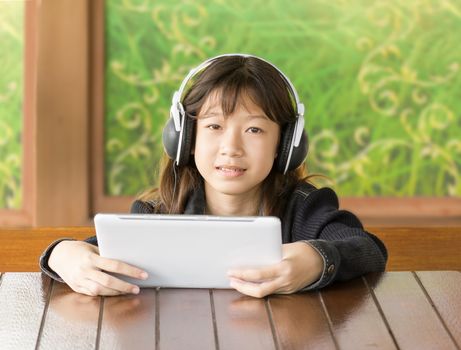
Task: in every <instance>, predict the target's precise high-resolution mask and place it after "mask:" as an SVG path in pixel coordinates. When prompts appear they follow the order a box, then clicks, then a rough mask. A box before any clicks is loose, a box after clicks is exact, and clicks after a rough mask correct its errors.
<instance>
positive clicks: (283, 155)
mask: <svg viewBox="0 0 461 350" xmlns="http://www.w3.org/2000/svg"><path fill="white" fill-rule="evenodd" d="M294 128H295V124H294V123H288V124H287V125H286V126H285V128H284V129H283V131H282V135H281V137H280V144H279V149H278V152H277V159H276V160H277V171H278V172H279V173H282V174H283V172H284V171H285V166H286V164H287V160H288V154H289V152H290V144H291V139H292V138H293V132H294Z"/></svg>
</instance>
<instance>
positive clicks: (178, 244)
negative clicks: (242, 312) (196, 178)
mask: <svg viewBox="0 0 461 350" xmlns="http://www.w3.org/2000/svg"><path fill="white" fill-rule="evenodd" d="M94 222H95V227H96V236H97V238H98V245H99V252H100V254H101V256H103V257H107V258H112V259H117V260H121V261H124V262H126V263H128V264H131V265H134V266H137V267H139V268H141V269H143V270H145V271H146V272H147V273H148V274H149V278H148V279H147V280H144V281H143V280H137V279H131V278H128V277H125V276H117V277H120V278H122V279H124V280H126V281H129V282H130V283H134V284H136V285H139V286H141V287H180V288H229V283H230V281H229V278H228V277H227V271H228V270H229V269H230V268H237V267H262V266H267V265H271V264H275V263H277V262H279V261H280V260H281V259H282V241H281V237H282V234H281V223H280V220H279V219H278V218H276V217H271V216H257V217H253V216H252V217H224V216H207V215H158V214H128V215H122V214H97V215H96V216H95V218H94Z"/></svg>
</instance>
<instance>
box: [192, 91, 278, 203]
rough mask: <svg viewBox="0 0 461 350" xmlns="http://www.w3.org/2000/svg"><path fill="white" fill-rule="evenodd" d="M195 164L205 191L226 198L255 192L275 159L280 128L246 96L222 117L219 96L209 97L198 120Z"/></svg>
mask: <svg viewBox="0 0 461 350" xmlns="http://www.w3.org/2000/svg"><path fill="white" fill-rule="evenodd" d="M196 130H197V131H196V140H195V148H194V157H195V164H196V166H197V169H198V171H199V172H200V174H201V175H202V177H203V178H204V180H205V190H206V191H207V194H209V192H208V191H214V192H215V193H216V192H218V193H221V194H227V195H244V194H251V193H254V192H255V191H257V190H258V189H259V187H260V185H261V183H262V181H263V180H264V179H265V178H266V177H267V175H268V174H269V173H270V171H271V168H272V165H273V163H274V159H275V157H276V156H277V154H276V152H277V146H278V143H279V136H280V127H279V125H278V124H277V123H275V122H273V121H272V120H270V119H269V118H268V117H267V115H266V114H265V113H264V111H263V110H262V109H261V108H260V107H259V106H257V105H256V104H255V103H253V102H252V101H251V99H250V98H248V97H246V96H241V98H240V101H239V102H237V106H236V108H235V110H234V112H233V113H232V114H230V115H228V116H226V117H225V116H224V115H223V111H222V108H221V101H220V99H219V93H214V94H211V96H210V97H209V98H208V99H207V100H206V101H205V103H204V105H203V106H202V108H201V111H200V113H199V115H198V117H197V128H196Z"/></svg>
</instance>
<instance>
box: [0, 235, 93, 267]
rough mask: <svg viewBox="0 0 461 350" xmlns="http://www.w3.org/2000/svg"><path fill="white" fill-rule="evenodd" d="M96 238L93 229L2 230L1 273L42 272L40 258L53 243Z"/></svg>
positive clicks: (0, 241) (0, 239)
mask: <svg viewBox="0 0 461 350" xmlns="http://www.w3.org/2000/svg"><path fill="white" fill-rule="evenodd" d="M89 236H94V228H92V227H41V228H18V229H5V228H0V271H4V272H23V271H25V272H35V271H40V268H39V266H38V258H39V257H40V255H41V254H42V252H43V251H44V250H45V248H46V247H48V246H49V245H50V244H51V243H52V242H54V241H55V240H57V239H59V238H63V237H69V238H75V239H84V238H87V237H89Z"/></svg>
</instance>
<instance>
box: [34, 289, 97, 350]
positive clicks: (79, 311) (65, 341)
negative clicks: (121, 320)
mask: <svg viewBox="0 0 461 350" xmlns="http://www.w3.org/2000/svg"><path fill="white" fill-rule="evenodd" d="M100 301H101V298H99V297H90V296H88V295H83V294H79V293H75V292H73V291H72V290H71V289H70V288H69V287H68V286H67V285H65V284H63V283H59V282H53V284H52V288H51V297H50V302H49V305H48V309H47V312H46V314H45V316H44V319H43V324H44V325H43V330H42V334H41V337H40V343H39V345H40V348H42V349H62V350H64V349H69V350H70V349H93V348H94V347H95V343H96V336H97V332H98V318H99V306H100Z"/></svg>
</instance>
